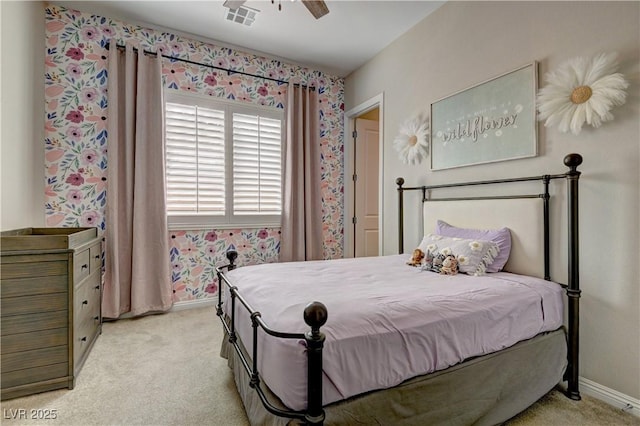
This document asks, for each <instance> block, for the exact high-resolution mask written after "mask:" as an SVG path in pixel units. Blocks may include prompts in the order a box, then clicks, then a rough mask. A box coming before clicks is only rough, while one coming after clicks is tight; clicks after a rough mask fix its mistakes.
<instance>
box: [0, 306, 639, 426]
mask: <svg viewBox="0 0 640 426" xmlns="http://www.w3.org/2000/svg"><path fill="white" fill-rule="evenodd" d="M222 334H223V330H222V326H221V324H220V321H219V319H218V318H217V317H216V315H215V310H214V309H213V308H211V307H208V308H198V309H190V310H183V311H174V312H171V313H168V314H163V315H151V316H146V317H142V318H136V319H129V320H120V321H117V322H108V323H105V324H104V326H103V333H102V335H101V336H100V337H99V338H98V340H97V342H96V344H95V346H94V348H93V350H92V352H91V354H90V355H89V358H88V359H87V362H86V364H85V366H84V368H83V369H82V371H81V372H80V375H79V377H78V379H77V380H76V387H75V389H73V390H67V389H63V390H57V391H52V392H45V393H42V394H38V395H31V396H27V397H23V398H17V399H13V400H9V401H3V402H2V403H1V407H2V419H1V420H2V424H3V425H7V426H18V425H36V424H41V425H64V426H67V425H214V426H217V425H224V426H236V425H237V426H241V425H248V424H249V423H248V420H247V418H246V416H245V414H244V410H243V408H242V402H241V401H240V398H239V396H238V393H237V391H236V388H235V385H234V383H233V378H232V375H231V371H230V370H229V368H228V367H227V362H226V360H224V359H222V358H220V356H219V354H218V353H219V349H220V341H221V339H222ZM583 398H584V399H583V400H582V401H580V402H576V401H571V400H569V399H568V398H565V397H564V396H563V395H562V394H561V393H560V392H558V391H555V390H554V391H551V392H550V393H549V394H547V395H545V396H544V397H543V398H542V399H541V400H540V401H539V402H537V403H536V404H534V405H533V406H532V407H530V408H529V409H528V410H526V411H525V412H523V413H521V414H520V415H518V416H517V417H515V418H513V419H511V420H510V421H509V422H507V425H509V426H522V425H593V426H596V425H597V426H600V425H640V419H638V418H637V417H634V416H633V415H631V414H629V413H625V412H623V411H622V410H619V409H616V408H614V407H611V406H609V405H607V404H605V403H603V402H601V401H599V400H596V399H594V398H590V397H587V396H584V397H583ZM20 410H24V411H20ZM32 410H35V411H32ZM38 410H40V411H38ZM47 410H48V411H47ZM54 410H55V411H54ZM54 412H55V416H56V418H55V419H50V420H38V419H35V418H33V417H36V415H38V414H45V413H49V414H52V413H54ZM20 413H24V414H25V415H26V417H27V418H26V419H24V418H22V419H20V418H15V417H20V416H21V415H20Z"/></svg>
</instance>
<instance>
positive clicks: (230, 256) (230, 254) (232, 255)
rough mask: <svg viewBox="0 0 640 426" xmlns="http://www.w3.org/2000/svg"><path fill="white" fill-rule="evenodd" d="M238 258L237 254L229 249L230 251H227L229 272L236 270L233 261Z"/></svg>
mask: <svg viewBox="0 0 640 426" xmlns="http://www.w3.org/2000/svg"><path fill="white" fill-rule="evenodd" d="M237 258H238V252H237V251H235V250H233V249H231V250H227V259H229V268H228V270H229V271H232V270H234V269H236V264H235V261H236V259H237Z"/></svg>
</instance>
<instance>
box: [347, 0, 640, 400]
mask: <svg viewBox="0 0 640 426" xmlns="http://www.w3.org/2000/svg"><path fill="white" fill-rule="evenodd" d="M639 20H640V3H638V2H480V1H475V2H457V1H456V2H448V3H446V4H445V5H443V6H442V7H440V8H439V9H438V10H436V11H435V12H434V13H433V14H432V15H431V16H429V17H427V18H426V19H425V20H424V21H422V22H421V23H419V24H418V25H416V26H415V27H414V28H413V29H411V30H410V31H409V32H408V33H406V34H405V35H403V36H402V37H401V38H399V39H398V40H396V41H395V42H394V43H392V44H391V45H389V46H388V47H387V48H386V49H384V50H383V51H382V52H381V53H380V54H378V55H377V56H376V57H375V58H373V59H372V60H371V61H369V62H368V63H367V64H365V65H364V66H363V67H361V68H360V69H358V70H356V71H355V72H354V73H353V74H351V75H350V76H349V77H347V79H346V82H345V108H346V110H349V109H350V108H353V107H354V106H356V105H358V104H359V103H361V102H363V101H365V100H367V99H369V98H371V97H373V96H375V95H377V94H379V93H382V92H384V97H385V98H384V99H385V114H384V118H383V119H384V129H385V132H384V146H385V148H384V176H385V184H384V200H385V202H384V206H385V207H384V221H385V228H384V242H385V247H384V253H385V254H391V253H394V252H395V251H396V250H397V241H398V239H397V228H396V223H397V212H396V199H397V195H396V187H395V183H394V181H395V178H396V177H398V176H403V177H404V178H405V180H406V182H407V183H406V185H407V186H414V185H422V184H427V183H429V184H436V183H443V182H460V181H466V180H474V179H487V178H499V177H513V176H531V175H534V176H535V175H542V174H546V173H564V172H565V171H566V170H567V169H566V167H565V166H564V165H563V164H562V160H563V157H564V156H565V155H566V154H568V153H571V152H578V153H580V154H582V155H583V157H584V163H583V165H582V166H581V167H580V170H582V172H583V177H582V179H581V184H580V185H581V187H580V207H581V212H580V226H581V257H580V260H581V265H580V277H581V286H582V289H583V297H582V301H581V329H580V330H581V350H580V355H581V356H580V362H581V376H583V377H585V378H587V379H590V380H592V381H594V382H596V383H599V384H601V385H603V386H606V387H608V388H611V389H613V390H615V391H618V392H621V393H623V394H625V395H627V396H630V397H632V398H636V399H637V398H640V362H639V360H640V332H639V329H640V327H639V325H640V311H639V305H640V290H639V288H640V278H639V277H640V269H639V267H638V265H639V264H640V263H639V259H640V256H639V254H638V253H639V250H640V247H639V239H640V234H639V227H640V220H639V217H640V190H639V188H640V174H639V170H640V128H639V116H640V84H639V83H640V58H639V53H640V51H639V49H638V46H640V23H639ZM600 51H604V52H609V51H617V52H618V53H619V55H620V56H619V58H620V69H619V70H620V71H621V72H622V73H624V74H625V76H626V77H627V79H628V80H629V81H630V83H631V86H630V88H629V91H628V98H627V103H626V104H625V105H624V106H622V107H618V108H616V109H615V110H614V111H613V113H614V115H615V120H614V121H613V122H609V123H606V124H604V125H603V126H602V127H600V128H599V129H593V128H585V129H583V131H582V133H581V134H580V135H579V136H574V135H571V134H563V133H560V132H558V131H557V130H556V129H555V128H549V129H546V128H544V127H543V126H540V131H539V156H538V157H535V158H530V159H523V160H515V161H505V162H500V163H494V164H487V165H477V166H470V167H463V168H458V169H451V170H443V171H436V172H430V171H429V166H428V164H426V163H423V164H421V165H420V166H404V165H402V163H401V162H400V160H398V158H397V154H396V152H395V151H394V149H393V146H392V141H393V138H394V137H395V135H396V132H397V131H398V126H399V124H400V123H401V122H402V121H403V120H404V119H406V118H408V117H410V116H412V115H414V114H415V113H417V112H428V111H429V105H430V103H431V102H433V101H435V100H438V99H440V98H442V97H445V96H447V95H449V94H452V93H454V92H457V91H459V90H462V89H465V88H467V87H469V86H472V85H474V84H477V83H480V82H482V81H485V80H487V79H489V78H492V77H495V76H497V75H500V74H502V73H504V72H507V71H511V70H513V69H515V68H517V67H519V66H521V65H524V64H527V63H530V62H532V61H534V60H536V61H539V72H540V78H539V81H540V87H542V86H543V85H544V82H543V78H542V76H544V74H545V73H546V72H548V71H550V70H552V69H554V68H556V67H557V66H558V65H559V64H560V63H561V62H563V61H564V60H566V59H568V58H571V57H575V56H590V55H593V54H595V53H597V52H600ZM427 163H428V162H427ZM557 191H558V192H559V195H560V198H562V188H560V189H558V190H557ZM409 202H410V203H414V202H415V204H416V209H410V208H409V209H408V210H409V211H408V212H407V221H406V226H407V228H408V229H406V230H405V251H406V250H408V249H410V248H411V247H412V246H413V245H416V244H417V243H418V241H419V238H420V235H419V232H418V231H419V225H418V224H419V213H418V208H417V206H418V204H419V202H418V201H417V200H411V199H410V200H409ZM562 208H564V207H562ZM414 210H415V211H414ZM552 213H553V214H555V215H559V216H560V217H561V220H562V221H564V220H565V219H564V216H566V213H564V211H563V210H559V209H554V211H553V212H552ZM563 223H564V222H562V223H561V224H560V225H555V228H556V229H554V230H556V231H560V235H561V237H558V238H557V239H555V240H554V241H553V246H554V247H555V248H556V250H555V252H556V254H557V255H558V257H566V256H565V253H564V251H560V249H559V247H563V246H562V243H563V240H564V239H565V237H564V235H565V231H564V229H559V228H562V224H563ZM412 231H413V232H412ZM554 265H555V267H553V268H552V278H556V279H557V280H559V281H562V280H563V279H564V277H566V271H565V270H564V269H559V267H560V265H559V262H555V264H554Z"/></svg>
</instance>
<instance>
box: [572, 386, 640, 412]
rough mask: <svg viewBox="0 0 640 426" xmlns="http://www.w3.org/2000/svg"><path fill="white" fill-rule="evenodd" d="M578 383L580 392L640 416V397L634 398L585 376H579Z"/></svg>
mask: <svg viewBox="0 0 640 426" xmlns="http://www.w3.org/2000/svg"><path fill="white" fill-rule="evenodd" d="M578 383H579V385H580V392H582V393H583V394H585V395H589V396H592V397H594V398H596V399H599V400H600V401H604V402H606V403H607V404H609V405H611V406H613V407H616V408H620V409H621V410H623V411H626V412H628V413H631V414H633V415H634V416H636V417H640V399H636V398H632V397H630V396H629V395H625V394H623V393H621V392H618V391H616V390H613V389H610V388H608V387H606V386H602V385H601V384H599V383H596V382H594V381H592V380H589V379H585V378H584V377H579V378H578Z"/></svg>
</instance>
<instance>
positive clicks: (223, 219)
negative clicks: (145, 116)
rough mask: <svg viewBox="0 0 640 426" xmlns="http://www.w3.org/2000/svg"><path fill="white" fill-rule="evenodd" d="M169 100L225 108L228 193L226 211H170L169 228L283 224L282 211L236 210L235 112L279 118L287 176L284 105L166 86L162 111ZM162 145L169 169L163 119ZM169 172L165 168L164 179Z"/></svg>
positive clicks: (282, 168) (271, 226)
mask: <svg viewBox="0 0 640 426" xmlns="http://www.w3.org/2000/svg"><path fill="white" fill-rule="evenodd" d="M167 103H181V104H184V105H190V106H194V105H197V106H199V107H203V108H209V109H215V110H221V111H224V176H225V184H224V188H225V189H224V194H225V214H224V215H211V214H197V213H195V214H169V212H168V211H165V214H166V215H167V223H168V225H169V229H170V230H200V229H209V228H215V229H236V228H274V227H276V228H279V227H280V226H281V215H279V214H278V215H273V214H259V213H258V214H234V213H233V207H234V199H233V193H234V181H233V114H234V113H236V114H246V115H258V116H260V117H265V118H270V119H275V120H280V155H281V157H280V158H281V163H280V164H281V173H282V179H284V140H285V119H284V109H282V108H276V107H269V106H264V105H254V104H244V103H239V102H237V101H231V100H227V99H221V98H214V97H210V96H205V95H201V94H198V93H182V92H177V91H175V90H170V89H167V90H165V93H164V100H163V110H162V111H163V114H165V113H166V104H167ZM163 126H164V128H163V134H164V136H163V141H162V142H163V146H162V147H163V149H164V154H165V160H164V161H165V164H164V167H165V169H166V166H167V163H166V161H167V160H166V153H167V151H166V150H167V145H166V124H165V123H163ZM166 180H167V175H166V172H165V182H166ZM282 195H283V193H282V188H281V192H280V197H281V199H280V202H281V203H283V202H284V201H283V199H282Z"/></svg>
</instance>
